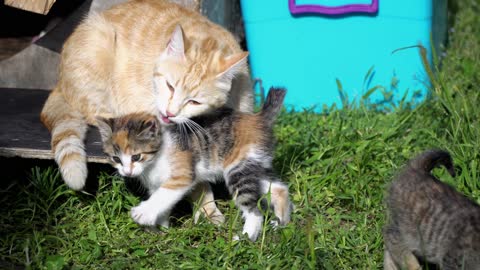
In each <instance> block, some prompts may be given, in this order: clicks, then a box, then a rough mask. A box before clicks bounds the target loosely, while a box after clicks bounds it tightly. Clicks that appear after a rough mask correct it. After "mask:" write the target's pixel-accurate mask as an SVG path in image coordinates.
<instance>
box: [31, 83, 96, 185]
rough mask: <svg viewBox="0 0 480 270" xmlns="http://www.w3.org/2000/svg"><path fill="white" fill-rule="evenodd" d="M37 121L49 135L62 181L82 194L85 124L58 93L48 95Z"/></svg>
mask: <svg viewBox="0 0 480 270" xmlns="http://www.w3.org/2000/svg"><path fill="white" fill-rule="evenodd" d="M40 119H41V121H42V123H43V124H44V125H45V126H46V127H47V128H48V130H49V131H50V133H51V135H52V143H51V146H52V151H53V153H54V156H55V161H56V162H57V164H58V167H59V168H60V173H61V174H62V177H63V180H64V181H65V183H66V184H67V185H68V186H69V187H70V188H72V189H74V190H81V189H82V188H83V187H84V186H85V182H86V179H87V157H86V153H85V143H84V139H85V134H86V131H87V128H88V125H87V122H86V121H85V119H84V117H83V116H82V115H81V114H80V113H79V112H76V111H74V110H73V108H72V107H71V106H70V105H69V104H68V103H67V101H66V100H65V98H64V97H63V95H62V93H61V92H59V91H58V89H54V90H53V91H52V92H51V93H50V95H49V97H48V99H47V101H46V103H45V105H44V107H43V109H42V113H41V115H40Z"/></svg>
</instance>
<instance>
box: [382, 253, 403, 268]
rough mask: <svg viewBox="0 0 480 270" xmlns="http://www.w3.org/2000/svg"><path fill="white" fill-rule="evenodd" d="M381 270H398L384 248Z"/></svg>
mask: <svg viewBox="0 0 480 270" xmlns="http://www.w3.org/2000/svg"><path fill="white" fill-rule="evenodd" d="M383 270H400V269H399V268H398V266H397V265H396V264H395V262H394V261H393V259H392V255H390V252H389V251H388V250H387V249H386V248H385V252H384V255H383Z"/></svg>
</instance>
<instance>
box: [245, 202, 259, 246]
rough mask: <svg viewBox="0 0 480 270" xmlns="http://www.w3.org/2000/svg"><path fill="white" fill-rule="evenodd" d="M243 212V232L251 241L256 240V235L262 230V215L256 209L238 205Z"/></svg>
mask: <svg viewBox="0 0 480 270" xmlns="http://www.w3.org/2000/svg"><path fill="white" fill-rule="evenodd" d="M240 209H241V210H242V212H243V218H244V219H245V224H244V225H243V231H242V233H243V234H247V235H248V238H249V239H250V240H252V241H255V240H257V238H258V235H259V234H260V232H261V231H262V224H263V215H262V213H260V211H258V209H245V208H243V207H240Z"/></svg>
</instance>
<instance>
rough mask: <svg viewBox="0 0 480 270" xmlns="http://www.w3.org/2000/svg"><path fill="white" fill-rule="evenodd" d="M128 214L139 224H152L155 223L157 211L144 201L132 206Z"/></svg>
mask: <svg viewBox="0 0 480 270" xmlns="http://www.w3.org/2000/svg"><path fill="white" fill-rule="evenodd" d="M130 214H131V216H132V218H133V220H134V221H135V222H136V223H138V224H140V225H147V226H153V225H155V224H157V212H156V211H155V209H152V207H150V206H149V205H148V204H146V203H145V202H142V203H141V204H140V205H138V206H136V207H133V208H132V210H130Z"/></svg>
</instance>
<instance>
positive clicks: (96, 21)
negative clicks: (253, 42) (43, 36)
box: [41, 0, 253, 190]
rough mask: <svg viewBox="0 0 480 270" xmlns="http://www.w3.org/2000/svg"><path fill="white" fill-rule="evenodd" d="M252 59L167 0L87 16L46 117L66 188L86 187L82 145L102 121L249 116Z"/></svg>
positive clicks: (135, 1)
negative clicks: (143, 115)
mask: <svg viewBox="0 0 480 270" xmlns="http://www.w3.org/2000/svg"><path fill="white" fill-rule="evenodd" d="M247 55H248V53H247V52H244V51H242V49H241V48H240V46H239V44H238V43H237V42H236V40H235V38H234V37H233V35H232V34H230V33H229V32H228V31H227V30H225V29H223V28H222V27H220V26H219V25H216V24H214V23H212V22H210V21H208V19H207V18H205V17H203V16H202V15H200V14H199V13H197V12H194V11H192V10H188V9H186V8H183V7H181V6H179V5H177V4H174V3H171V2H169V1H166V0H132V1H128V2H125V3H122V4H119V5H117V6H114V7H112V8H111V9H109V10H106V11H104V12H102V13H100V14H91V15H89V16H88V17H87V18H85V20H83V22H82V23H81V24H80V25H79V26H78V27H77V28H76V29H75V31H74V32H73V33H72V35H71V36H70V37H69V38H68V40H67V41H66V43H65V44H64V46H63V49H62V53H61V61H60V67H59V71H60V73H59V79H58V83H57V85H56V86H55V88H54V89H53V91H52V92H51V93H50V95H49V97H48V99H47V101H46V103H45V105H44V107H43V110H42V113H41V121H42V122H43V124H44V125H45V126H46V127H47V128H48V130H49V131H50V132H51V134H52V143H51V145H52V150H53V152H54V155H55V161H56V162H57V164H58V166H59V168H60V172H61V174H62V178H63V179H64V181H65V183H66V184H67V185H68V186H69V187H70V188H72V189H75V190H80V189H82V188H83V187H84V185H85V180H86V178H87V166H86V155H85V150H84V148H85V146H84V139H85V134H86V132H87V129H88V125H89V124H90V125H96V124H97V121H96V119H97V118H98V117H103V118H115V117H119V116H121V115H125V114H129V113H136V112H140V111H147V112H148V113H150V114H153V115H155V116H157V117H158V118H159V119H163V120H162V122H163V123H169V122H170V120H169V119H170V118H172V117H180V118H187V119H188V118H192V117H195V116H197V115H201V114H203V113H208V112H210V111H214V110H216V109H217V108H220V107H224V106H228V107H230V108H234V109H236V110H240V111H243V112H252V111H253V98H252V96H253V95H252V88H251V83H250V77H249V71H248V67H247V60H246V58H247ZM173 92H175V95H174V96H173V94H172V93H173Z"/></svg>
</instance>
